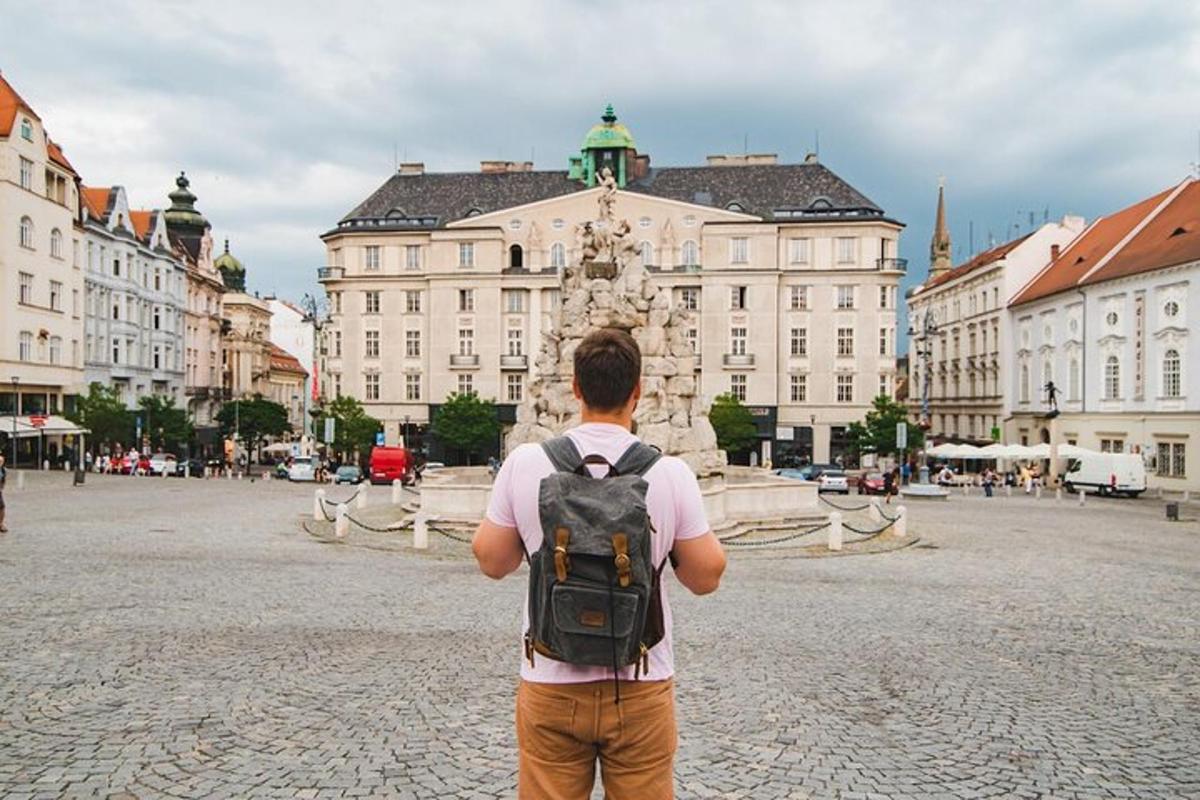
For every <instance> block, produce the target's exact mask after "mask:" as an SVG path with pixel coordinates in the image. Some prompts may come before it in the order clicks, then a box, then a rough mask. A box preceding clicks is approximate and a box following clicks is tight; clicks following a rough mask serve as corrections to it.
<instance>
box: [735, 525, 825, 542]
mask: <svg viewBox="0 0 1200 800" xmlns="http://www.w3.org/2000/svg"><path fill="white" fill-rule="evenodd" d="M828 527H829V523H828V522H826V523H825V524H823V525H816V526H814V527H812V528H808V529H806V530H801V531H796V532H795V533H789V534H787V535H786V536H776V537H775V538H774V539H751V540H748V541H729V540H727V539H722V540H721V543H722V544H728V545H729V546H730V547H765V546H766V545H769V544H780V543H782V542H790V541H791V540H793V539H799V538H800V537H801V536H807V535H808V534H810V533H816V532H817V531H819V530H821V529H822V528H828ZM737 538H738V537H735V536H731V537H729V539H737Z"/></svg>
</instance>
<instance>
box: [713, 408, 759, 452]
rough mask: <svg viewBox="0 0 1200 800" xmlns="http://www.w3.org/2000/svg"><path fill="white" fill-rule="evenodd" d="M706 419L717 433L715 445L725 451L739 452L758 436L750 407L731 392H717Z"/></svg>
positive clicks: (751, 443)
mask: <svg viewBox="0 0 1200 800" xmlns="http://www.w3.org/2000/svg"><path fill="white" fill-rule="evenodd" d="M708 421H709V422H710V423H712V426H713V430H714V431H716V434H717V447H719V448H721V449H722V450H724V451H725V452H726V453H731V454H732V453H741V452H744V451H745V450H747V449H748V448H749V447H750V446H751V445H753V444H754V441H755V439H757V438H758V426H757V425H755V424H754V417H753V416H752V415H751V414H750V409H748V408H746V407H745V406H744V405H742V403H741V401H740V400H738V399H737V398H736V397H734V396H733V395H731V394H719V395H717V396H716V398H715V399H714V400H713V404H712V408H711V409H710V410H709V412H708Z"/></svg>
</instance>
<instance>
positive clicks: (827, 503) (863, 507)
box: [817, 492, 871, 511]
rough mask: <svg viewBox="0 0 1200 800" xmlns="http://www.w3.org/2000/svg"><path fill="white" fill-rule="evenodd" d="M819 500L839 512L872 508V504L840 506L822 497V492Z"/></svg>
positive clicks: (818, 495) (818, 496) (818, 497)
mask: <svg viewBox="0 0 1200 800" xmlns="http://www.w3.org/2000/svg"><path fill="white" fill-rule="evenodd" d="M817 499H818V500H820V501H821V502H822V503H824V504H825V505H827V506H833V507H834V508H836V509H837V510H838V511H866V510H867V509H868V508H870V507H871V504H870V503H863V504H862V505H861V506H839V505H838V504H837V503H835V502H833V501H832V500H828V499H826V498H825V496H824V495H822V494H821V493H820V492H818V493H817Z"/></svg>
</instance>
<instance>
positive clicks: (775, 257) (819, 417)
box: [319, 107, 905, 461]
mask: <svg viewBox="0 0 1200 800" xmlns="http://www.w3.org/2000/svg"><path fill="white" fill-rule="evenodd" d="M604 166H608V167H610V168H611V169H612V171H613V174H614V175H615V176H616V177H617V179H618V185H619V187H620V188H619V190H618V192H617V200H616V218H617V219H624V220H627V221H628V223H629V225H630V226H631V228H632V231H633V234H634V235H635V236H636V237H637V238H638V239H639V241H640V242H641V245H640V247H641V257H642V261H643V263H644V264H645V265H646V266H647V268H648V269H649V270H650V271H651V272H652V273H654V278H655V280H657V281H658V282H660V283H662V284H664V285H667V286H670V287H671V288H672V290H673V292H674V296H675V298H676V301H677V302H679V303H682V304H684V305H686V306H688V307H689V308H691V309H694V310H695V311H697V312H698V314H697V319H698V323H697V324H696V326H695V328H694V329H692V330H691V331H690V332H689V335H690V336H691V337H692V338H693V340H694V343H695V345H696V347H697V352H698V353H699V358H698V360H697V361H698V370H697V372H698V377H699V378H700V385H701V390H702V393H703V394H704V396H705V397H707V398H708V399H709V400H711V399H712V398H713V397H714V396H716V395H718V394H721V393H725V392H729V393H732V394H733V395H735V396H737V397H738V398H739V399H741V400H742V401H743V402H744V403H745V404H746V405H747V406H749V407H750V409H751V411H752V413H753V414H754V415H755V417H756V419H757V420H758V422H759V434H760V441H759V444H758V447H756V448H755V452H754V459H755V460H756V461H762V460H767V459H772V460H776V461H778V460H780V456H781V455H783V454H784V453H788V454H792V455H793V456H795V457H798V458H804V459H813V460H816V461H825V460H829V459H832V458H836V457H839V456H842V455H844V454H845V452H844V451H845V429H846V426H847V425H848V424H849V423H850V422H852V421H854V420H858V419H861V418H862V416H863V415H864V413H865V412H866V410H867V409H868V408H869V406H870V403H871V400H872V399H873V398H874V397H875V396H877V395H878V394H880V393H884V394H891V392H892V391H893V387H894V384H895V379H896V373H895V364H896V360H895V345H896V300H897V285H898V282H899V279H900V277H901V276H902V275H903V272H904V266H905V262H904V261H903V260H902V259H899V258H897V257H896V255H897V245H898V240H899V235H900V231H901V229H902V227H903V226H902V224H901V223H899V222H897V221H895V220H893V219H891V218H889V217H887V215H886V214H885V213H884V211H883V210H882V209H881V208H879V207H878V206H876V205H875V204H874V203H872V202H871V201H870V200H869V199H867V198H866V197H865V196H864V195H863V194H861V193H860V192H859V191H858V190H856V189H855V188H854V187H852V186H850V185H849V184H847V183H846V182H845V181H843V180H842V179H841V178H839V177H838V176H837V175H835V174H834V173H833V172H832V171H831V170H829V169H828V168H827V167H826V166H825V165H823V164H821V163H819V162H818V161H817V159H816V158H815V157H812V156H809V157H808V158H807V159H806V160H805V161H804V162H803V163H800V164H781V163H779V162H778V160H777V159H776V157H775V156H773V155H748V156H713V157H710V158H709V159H708V163H707V164H705V165H703V166H697V167H652V166H651V165H650V158H649V156H648V155H646V154H643V153H638V152H637V150H636V147H635V144H634V140H633V137H632V135H631V134H630V132H629V131H628V129H627V128H626V127H625V126H624V125H622V124H620V123H619V122H617V120H616V115H615V114H613V113H612V109H611V107H610V108H609V109H607V110H606V112H605V114H604V116H603V117H602V120H601V122H600V123H599V124H597V125H596V126H594V127H593V128H592V129H591V130H590V131H589V132H588V134H587V136H586V137H585V139H584V143H583V147H582V148H581V150H580V154H579V155H578V156H574V157H572V158H571V159H569V168H568V169H567V170H559V171H537V170H534V169H533V165H532V164H531V163H528V162H523V163H511V162H494V161H486V162H483V163H482V164H481V165H480V170H479V171H478V172H462V173H430V172H426V171H425V169H424V166H423V165H421V164H404V165H401V167H400V169H399V170H398V171H397V172H396V174H394V175H392V176H390V177H389V178H388V180H387V181H386V182H385V183H384V184H383V185H382V186H381V187H380V188H379V189H378V190H376V191H375V192H374V193H373V194H372V195H371V196H370V197H369V198H367V199H366V200H365V201H364V202H363V203H362V204H360V205H359V206H358V207H357V208H355V209H354V210H353V211H351V212H350V213H349V214H347V215H346V216H345V217H344V218H343V219H342V220H341V221H340V222H339V223H338V225H337V226H336V227H335V228H334V229H332V230H330V231H328V232H327V233H325V234H324V235H323V236H322V239H323V240H324V241H325V244H326V247H327V252H328V260H327V266H325V267H323V268H321V269H320V271H319V278H320V280H321V282H322V283H323V284H324V286H325V289H326V292H327V295H328V304H329V321H328V322H327V323H326V324H325V325H324V327H323V329H322V331H321V340H322V341H321V345H320V348H319V352H320V358H319V360H320V363H321V366H322V372H323V374H322V376H321V380H320V381H319V385H320V386H321V387H322V388H323V389H324V392H323V394H324V396H325V397H326V398H328V397H331V396H334V395H337V394H348V395H351V396H354V397H356V398H358V399H359V400H361V401H362V402H363V403H364V404H365V405H366V407H367V410H368V412H369V413H371V414H372V415H374V416H376V417H378V418H379V419H381V420H383V421H384V425H385V434H386V438H387V440H388V441H389V442H395V441H397V440H398V439H399V437H400V435H401V429H402V428H403V427H404V426H405V424H406V423H415V424H416V425H425V424H427V423H428V421H429V420H430V418H431V414H432V413H433V412H434V411H435V410H436V408H437V406H438V405H439V404H440V403H442V402H444V400H445V399H446V397H447V396H449V395H450V394H451V393H452V392H475V393H477V394H479V395H480V396H482V397H485V398H491V399H494V400H495V401H496V403H497V406H498V408H499V411H500V415H501V419H502V421H504V422H506V423H511V422H512V421H513V419H514V409H515V406H516V405H517V404H518V403H520V402H521V400H522V399H523V397H524V393H525V389H526V385H527V383H528V381H529V378H530V375H531V366H532V360H533V359H532V357H531V355H536V353H537V351H538V348H539V345H540V340H541V336H542V333H543V332H544V331H546V330H547V329H548V324H547V315H548V312H549V311H550V310H551V309H553V308H554V307H555V306H556V305H557V304H558V303H559V302H560V299H561V298H560V294H559V291H560V290H559V285H560V279H559V272H560V270H561V269H562V268H563V266H564V265H566V264H567V263H568V262H570V261H573V260H575V259H577V258H578V257H579V248H580V236H581V225H582V223H584V222H586V221H589V220H591V219H593V218H594V216H595V208H596V196H595V195H596V193H597V192H598V191H600V190H599V189H596V188H594V184H595V173H596V171H597V170H598V169H601V168H603V167H604Z"/></svg>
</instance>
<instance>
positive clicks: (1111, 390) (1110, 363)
mask: <svg viewBox="0 0 1200 800" xmlns="http://www.w3.org/2000/svg"><path fill="white" fill-rule="evenodd" d="M1120 396H1121V360H1120V359H1119V358H1117V357H1116V356H1109V357H1108V358H1107V359H1106V360H1105V362H1104V399H1105V400H1116V399H1117V398H1118V397H1120Z"/></svg>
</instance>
